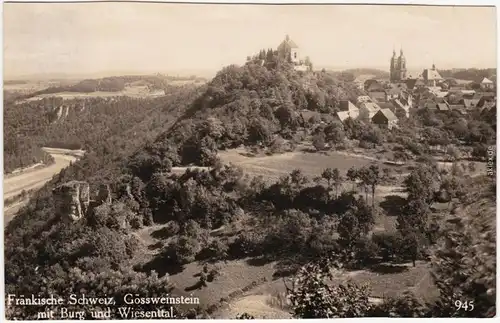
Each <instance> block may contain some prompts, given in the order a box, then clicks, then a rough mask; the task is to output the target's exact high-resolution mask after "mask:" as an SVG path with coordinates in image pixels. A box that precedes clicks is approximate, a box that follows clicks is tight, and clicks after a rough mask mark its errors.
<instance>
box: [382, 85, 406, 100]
mask: <svg viewBox="0 0 500 323" xmlns="http://www.w3.org/2000/svg"><path fill="white" fill-rule="evenodd" d="M407 89H408V88H407V86H406V84H405V83H396V84H391V85H390V86H389V88H388V89H386V90H385V101H390V100H393V99H397V98H399V97H400V96H401V95H402V94H403V92H406V91H407Z"/></svg>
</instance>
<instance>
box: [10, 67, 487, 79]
mask: <svg viewBox="0 0 500 323" xmlns="http://www.w3.org/2000/svg"><path fill="white" fill-rule="evenodd" d="M426 68H430V67H426V66H425V67H424V66H422V67H415V68H409V69H407V70H408V71H410V72H417V71H420V70H424V69H426ZM314 69H315V70H321V69H326V70H330V71H335V72H341V71H345V70H355V69H374V70H379V71H381V72H387V73H389V72H390V71H389V69H388V68H387V67H381V66H332V65H317V66H315V68H314ZM436 69H437V70H465V69H478V70H484V69H496V67H446V68H439V67H437V66H436ZM220 70H221V69H209V68H207V69H202V68H200V69H193V70H190V69H181V70H170V71H97V72H92V73H64V72H49V73H32V74H19V75H9V76H7V75H4V81H16V80H30V79H38V80H50V79H68V80H71V79H91V78H103V77H113V76H125V75H137V76H139V75H155V74H164V75H167V76H176V77H177V76H179V77H190V76H197V77H203V78H212V77H214V76H215V75H216V74H217V73H218V72H219V71H220Z"/></svg>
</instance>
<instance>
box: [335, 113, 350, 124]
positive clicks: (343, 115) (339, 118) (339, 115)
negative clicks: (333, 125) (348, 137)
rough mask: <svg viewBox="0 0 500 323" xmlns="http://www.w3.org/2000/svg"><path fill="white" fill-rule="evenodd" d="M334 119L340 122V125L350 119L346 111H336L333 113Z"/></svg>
mask: <svg viewBox="0 0 500 323" xmlns="http://www.w3.org/2000/svg"><path fill="white" fill-rule="evenodd" d="M334 118H335V120H337V121H340V122H341V123H344V121H345V120H347V119H349V118H350V116H349V112H348V111H337V112H335V115H334ZM351 119H352V118H351Z"/></svg>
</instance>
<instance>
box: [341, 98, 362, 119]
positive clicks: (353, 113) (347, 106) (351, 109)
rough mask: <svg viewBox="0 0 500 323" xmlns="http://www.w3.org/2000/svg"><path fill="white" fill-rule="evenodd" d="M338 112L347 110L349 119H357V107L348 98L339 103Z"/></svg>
mask: <svg viewBox="0 0 500 323" xmlns="http://www.w3.org/2000/svg"><path fill="white" fill-rule="evenodd" d="M339 110H340V112H347V114H348V116H349V117H350V118H351V119H357V118H358V116H359V109H358V107H357V106H355V105H354V104H352V103H351V101H348V100H342V101H340V104H339Z"/></svg>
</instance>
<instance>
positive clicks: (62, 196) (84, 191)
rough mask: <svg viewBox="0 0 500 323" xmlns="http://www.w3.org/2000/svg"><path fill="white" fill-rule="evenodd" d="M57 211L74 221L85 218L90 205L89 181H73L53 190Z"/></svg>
mask: <svg viewBox="0 0 500 323" xmlns="http://www.w3.org/2000/svg"><path fill="white" fill-rule="evenodd" d="M52 193H53V195H54V203H55V208H56V213H58V214H61V215H62V216H64V217H67V218H69V219H71V220H73V221H78V220H80V219H81V218H83V217H84V216H85V215H86V214H87V212H88V209H89V205H90V187H89V184H88V183H87V182H81V181H71V182H67V183H64V184H61V185H59V186H58V187H56V188H54V190H53V191H52Z"/></svg>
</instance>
